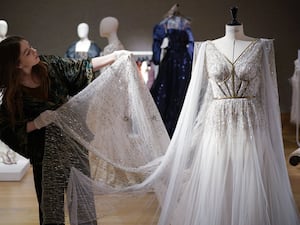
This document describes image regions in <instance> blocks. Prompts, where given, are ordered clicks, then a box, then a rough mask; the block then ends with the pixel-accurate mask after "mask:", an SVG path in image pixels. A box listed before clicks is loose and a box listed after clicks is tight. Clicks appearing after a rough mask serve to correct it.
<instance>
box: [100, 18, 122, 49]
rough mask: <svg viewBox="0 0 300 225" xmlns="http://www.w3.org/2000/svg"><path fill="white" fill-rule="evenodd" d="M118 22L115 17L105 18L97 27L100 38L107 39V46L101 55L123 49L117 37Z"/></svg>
mask: <svg viewBox="0 0 300 225" xmlns="http://www.w3.org/2000/svg"><path fill="white" fill-rule="evenodd" d="M118 28H119V21H118V19H117V18H115V17H111V16H109V17H105V18H103V19H102V20H101V22H100V25H99V34H100V37H103V38H107V41H108V45H107V46H106V47H104V49H103V52H102V54H103V55H106V54H109V53H112V52H113V51H116V50H123V49H125V48H124V46H123V44H122V43H121V41H120V40H119V37H118V34H117V32H118Z"/></svg>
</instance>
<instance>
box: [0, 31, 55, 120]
mask: <svg viewBox="0 0 300 225" xmlns="http://www.w3.org/2000/svg"><path fill="white" fill-rule="evenodd" d="M22 40H25V39H24V38H22V37H19V36H11V37H8V38H6V39H4V40H3V41H2V42H0V88H1V90H2V91H3V97H2V102H3V105H4V107H5V108H6V110H7V112H8V116H9V119H10V122H11V124H12V125H13V124H15V122H16V120H22V119H23V98H22V97H23V96H22V88H21V76H20V75H21V71H20V69H19V68H18V65H19V63H20V61H19V57H20V42H21V41H22ZM32 71H33V72H34V73H35V74H37V76H39V79H40V80H41V88H42V90H43V91H42V92H43V95H44V96H41V97H42V98H47V97H48V89H49V81H48V72H47V66H46V65H45V64H44V63H43V62H39V63H38V64H37V65H35V66H34V67H33V68H32Z"/></svg>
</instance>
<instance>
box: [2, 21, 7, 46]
mask: <svg viewBox="0 0 300 225" xmlns="http://www.w3.org/2000/svg"><path fill="white" fill-rule="evenodd" d="M7 29H8V25H7V22H6V21H5V20H0V41H2V40H4V39H5V38H6V34H7Z"/></svg>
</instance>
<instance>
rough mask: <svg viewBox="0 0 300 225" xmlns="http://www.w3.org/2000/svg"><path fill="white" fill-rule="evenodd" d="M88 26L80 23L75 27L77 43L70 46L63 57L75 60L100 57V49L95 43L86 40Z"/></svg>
mask: <svg viewBox="0 0 300 225" xmlns="http://www.w3.org/2000/svg"><path fill="white" fill-rule="evenodd" d="M88 34H89V25H88V24H87V23H80V24H78V26H77V35H78V37H79V41H76V42H74V43H72V44H71V46H70V47H69V48H68V50H67V52H66V54H65V56H66V57H68V58H75V59H80V58H81V59H86V58H93V57H96V56H99V55H100V52H101V49H100V48H99V47H98V45H97V44H96V43H94V42H93V41H91V40H90V39H89V38H88Z"/></svg>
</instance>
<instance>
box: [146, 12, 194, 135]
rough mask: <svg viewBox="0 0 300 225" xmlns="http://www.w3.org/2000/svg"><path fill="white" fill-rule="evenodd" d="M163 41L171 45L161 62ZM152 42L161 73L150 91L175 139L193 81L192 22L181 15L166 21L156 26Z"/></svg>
mask: <svg viewBox="0 0 300 225" xmlns="http://www.w3.org/2000/svg"><path fill="white" fill-rule="evenodd" d="M164 38H168V46H167V47H166V48H165V55H164V57H163V58H162V59H161V51H163V49H161V44H162V42H163V39H164ZM153 39H154V40H153V45H152V51H153V57H152V61H153V63H154V64H155V65H159V70H158V74H157V77H156V79H155V81H154V83H153V85H152V87H151V89H150V92H151V95H152V97H153V99H154V101H155V103H156V105H157V107H158V109H159V112H160V114H161V117H162V119H163V121H164V124H165V126H166V129H167V131H168V133H169V136H170V137H172V135H173V132H174V130H175V127H176V124H177V120H178V117H179V114H180V111H181V108H182V105H183V102H184V98H185V94H186V91H187V87H188V85H189V82H190V78H191V70H192V56H193V48H194V38H193V34H192V31H191V28H190V22H189V21H188V20H187V19H185V18H182V17H179V16H172V17H169V18H167V19H164V20H163V21H162V22H160V23H159V24H157V25H156V26H155V27H154V29H153Z"/></svg>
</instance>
